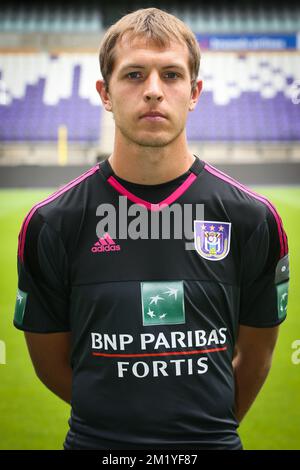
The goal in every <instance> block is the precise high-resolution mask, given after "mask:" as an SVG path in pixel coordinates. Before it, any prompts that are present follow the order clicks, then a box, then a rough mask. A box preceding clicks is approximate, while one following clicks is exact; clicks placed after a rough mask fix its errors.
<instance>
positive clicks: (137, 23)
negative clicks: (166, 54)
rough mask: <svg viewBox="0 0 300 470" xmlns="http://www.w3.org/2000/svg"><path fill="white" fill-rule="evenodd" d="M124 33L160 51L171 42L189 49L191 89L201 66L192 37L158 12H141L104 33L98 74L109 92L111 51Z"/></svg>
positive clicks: (180, 24) (177, 21)
mask: <svg viewBox="0 0 300 470" xmlns="http://www.w3.org/2000/svg"><path fill="white" fill-rule="evenodd" d="M125 33H129V34H130V37H131V38H134V37H135V36H142V37H145V38H146V39H147V40H148V41H149V42H154V43H155V44H158V45H159V46H161V47H168V46H169V44H170V42H171V40H172V39H173V40H176V41H178V42H181V43H184V44H186V45H187V47H188V49H189V56H190V60H189V65H190V72H191V78H192V89H193V88H194V87H195V86H196V81H197V77H198V73H199V66H200V48H199V44H198V42H197V39H196V37H195V35H194V33H193V32H192V31H191V30H190V29H189V28H188V27H187V26H186V25H185V24H184V23H183V21H181V20H180V19H179V18H176V16H174V15H171V14H170V13H167V12H165V11H163V10H160V9H158V8H142V9H140V10H136V11H134V12H133V13H129V14H128V15H125V16H123V17H122V18H121V19H120V20H119V21H117V22H116V23H115V24H113V25H112V26H110V28H109V29H108V30H107V31H106V33H105V35H104V37H103V39H102V42H101V45H100V52H99V62H100V70H101V74H102V77H103V80H104V83H105V87H106V89H107V90H108V85H109V79H110V77H111V74H112V71H113V67H114V59H115V56H114V49H115V46H116V44H117V42H118V41H119V40H121V38H122V37H123V36H124V34H125Z"/></svg>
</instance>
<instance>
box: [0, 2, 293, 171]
mask: <svg viewBox="0 0 300 470" xmlns="http://www.w3.org/2000/svg"><path fill="white" fill-rule="evenodd" d="M25 3H26V2H15V1H13V0H12V1H10V2H5V1H4V2H3V6H2V11H1V15H0V44H1V46H0V164H2V165H3V164H6V163H7V162H8V161H11V162H15V163H20V162H22V163H24V162H31V163H36V162H38V163H40V162H51V163H57V156H56V153H55V152H54V151H53V149H55V146H56V141H57V136H58V129H59V127H60V126H66V128H67V132H68V141H69V144H70V146H71V152H70V158H71V163H74V162H75V161H76V163H77V162H78V163H84V164H85V163H87V161H88V160H89V161H92V160H94V159H95V158H96V157H97V156H99V155H100V156H102V157H103V156H105V155H107V154H108V153H109V152H110V151H111V146H112V140H113V127H114V123H113V120H112V116H111V115H110V114H109V113H105V112H103V111H102V107H101V104H100V100H99V98H98V95H97V93H96V90H95V85H94V84H95V81H96V79H97V78H98V77H99V65H98V61H97V54H98V48H99V43H100V40H101V37H102V35H103V33H104V31H105V30H106V28H107V27H108V26H109V25H110V24H111V23H113V22H114V21H116V20H117V19H118V18H120V16H122V15H123V14H124V13H127V12H129V11H133V10H135V9H137V8H140V7H144V8H145V7H148V6H159V7H161V8H164V9H165V10H167V11H170V12H171V13H174V14H175V15H177V16H178V17H180V18H181V19H182V20H183V21H185V22H186V23H187V24H188V25H189V26H190V27H191V28H192V29H193V31H194V32H195V33H196V34H197V35H198V36H199V35H205V34H206V35H208V36H209V35H211V36H212V35H222V34H223V35H224V36H225V37H226V36H228V37H230V36H232V35H237V36H238V35H245V34H249V35H255V34H261V35H262V37H263V35H265V34H266V35H268V34H270V35H272V34H273V35H276V34H277V35H287V37H288V39H287V40H290V39H289V38H290V37H296V33H297V32H299V31H300V7H299V6H296V7H295V6H294V5H293V6H290V5H289V3H288V2H285V4H284V5H283V6H282V5H280V6H279V4H277V3H276V1H275V0H274V2H273V6H272V7H271V8H269V7H263V6H262V4H261V3H257V5H256V4H255V2H244V1H241V2H231V1H229V0H225V1H224V2H222V6H221V7H220V6H219V5H217V3H216V2H210V3H209V4H207V3H206V4H204V3H203V2H197V4H196V6H195V3H194V2H193V3H191V2H189V1H187V2H184V4H183V3H182V2H179V1H176V0H175V1H173V2H165V1H164V0H161V2H158V1H154V0H153V1H150V0H149V1H148V0H147V1H144V2H140V1H137V0H133V1H132V2H129V1H128V2H122V5H121V6H120V5H119V4H117V3H116V4H112V5H110V4H109V3H108V2H97V1H93V0H92V1H90V2H89V4H88V5H82V4H80V5H77V4H74V3H71V2H68V1H66V2H62V1H54V2H53V3H51V5H50V3H48V2H45V1H41V2H32V3H31V2H30V3H29V4H28V5H27V3H26V5H25ZM245 5H246V6H245ZM199 41H200V39H199ZM298 43H300V41H299V39H298ZM200 44H201V47H202V43H201V41H200ZM203 44H204V47H203V51H202V52H203V53H202V60H201V72H200V73H201V76H202V78H203V80H204V89H203V93H202V96H201V98H200V101H199V104H198V106H197V108H196V110H195V111H194V112H193V113H190V115H189V119H188V125H187V136H188V140H189V142H190V144H191V147H192V149H193V151H195V152H197V153H201V154H202V155H203V158H209V159H210V160H212V161H216V160H217V161H220V160H222V159H223V160H224V161H228V160H230V161H235V160H237V161H254V160H255V159H256V160H258V161H265V160H268V161H272V159H273V160H286V159H290V160H300V104H299V105H295V101H293V93H295V88H294V85H295V83H298V84H299V79H300V76H299V70H300V68H299V63H300V55H299V54H300V51H299V49H298V50H297V47H296V46H294V50H290V49H289V48H288V47H287V48H286V49H285V50H276V48H275V49H274V50H256V51H254V50H251V48H249V49H248V50H243V49H242V48H241V50H231V49H230V48H228V49H227V50H226V51H224V50H218V49H216V50H209V49H207V50H206V49H205V41H204V43H203ZM53 155H54V156H53ZM75 155H76V158H75ZM87 155H88V156H87Z"/></svg>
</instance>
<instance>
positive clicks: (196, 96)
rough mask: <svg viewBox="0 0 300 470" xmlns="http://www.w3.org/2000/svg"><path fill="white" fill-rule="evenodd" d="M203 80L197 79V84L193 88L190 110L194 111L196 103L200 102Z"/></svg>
mask: <svg viewBox="0 0 300 470" xmlns="http://www.w3.org/2000/svg"><path fill="white" fill-rule="evenodd" d="M202 86H203V82H202V80H197V81H196V85H195V86H194V88H193V89H192V93H191V99H190V106H189V111H194V109H195V107H196V104H197V102H198V99H199V96H200V94H201V91H202Z"/></svg>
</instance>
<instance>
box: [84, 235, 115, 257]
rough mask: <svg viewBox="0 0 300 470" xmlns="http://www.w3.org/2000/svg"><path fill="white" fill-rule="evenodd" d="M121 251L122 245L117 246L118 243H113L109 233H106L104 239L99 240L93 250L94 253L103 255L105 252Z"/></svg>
mask: <svg viewBox="0 0 300 470" xmlns="http://www.w3.org/2000/svg"><path fill="white" fill-rule="evenodd" d="M120 250H121V247H120V245H117V244H116V242H114V241H113V239H112V238H111V236H110V235H109V233H105V234H104V235H103V237H101V238H99V240H98V241H97V242H96V243H95V244H94V246H92V248H91V252H92V253H103V252H104V251H120Z"/></svg>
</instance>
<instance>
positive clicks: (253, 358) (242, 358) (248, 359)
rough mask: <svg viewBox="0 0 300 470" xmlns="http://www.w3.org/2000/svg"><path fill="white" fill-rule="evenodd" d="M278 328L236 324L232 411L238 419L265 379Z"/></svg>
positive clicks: (251, 401) (243, 413) (246, 409)
mask: <svg viewBox="0 0 300 470" xmlns="http://www.w3.org/2000/svg"><path fill="white" fill-rule="evenodd" d="M278 330H279V327H278V326H275V327H272V328H252V327H249V326H242V325H240V327H239V333H238V339H237V343H236V353H235V356H234V359H233V362H232V364H233V370H234V376H235V413H236V417H237V420H238V421H239V422H241V420H242V419H243V417H244V416H245V414H246V413H247V411H248V410H249V408H250V406H251V405H252V403H253V402H254V400H255V398H256V396H257V394H258V392H259V390H260V389H261V387H262V385H263V383H264V382H265V380H266V378H267V375H268V373H269V370H270V368H271V364H272V355H273V351H274V348H275V344H276V341H277V337H278Z"/></svg>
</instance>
